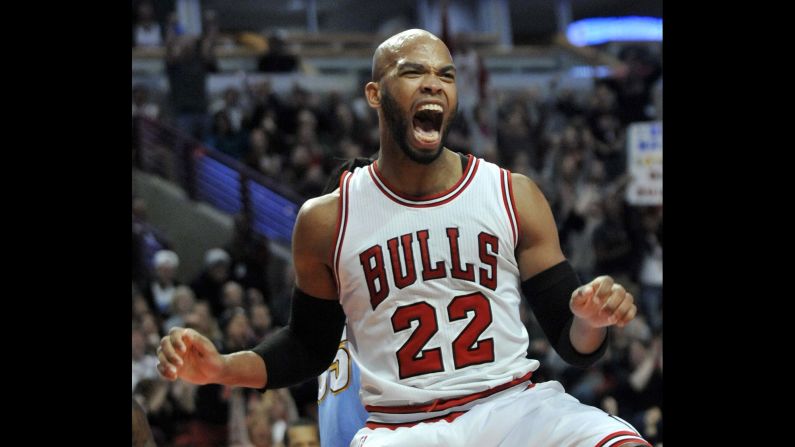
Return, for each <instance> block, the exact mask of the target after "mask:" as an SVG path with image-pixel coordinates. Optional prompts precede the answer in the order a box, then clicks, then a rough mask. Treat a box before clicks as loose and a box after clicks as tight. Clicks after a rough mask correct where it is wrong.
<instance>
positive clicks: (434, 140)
mask: <svg viewBox="0 0 795 447" xmlns="http://www.w3.org/2000/svg"><path fill="white" fill-rule="evenodd" d="M443 120H444V109H443V108H442V106H440V105H439V104H423V105H421V106H420V107H418V108H417V111H416V112H415V113H414V118H413V119H412V124H413V126H412V128H413V134H414V139H415V140H417V142H418V143H420V146H423V147H427V148H435V147H436V146H437V145H438V144H439V140H440V139H441V129H442V121H443Z"/></svg>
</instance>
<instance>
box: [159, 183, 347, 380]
mask: <svg viewBox="0 0 795 447" xmlns="http://www.w3.org/2000/svg"><path fill="white" fill-rule="evenodd" d="M338 202H339V193H338V192H336V193H332V194H327V195H325V196H321V197H318V198H316V199H312V200H309V201H307V202H306V203H305V204H304V205H303V206H302V207H301V210H300V211H299V213H298V218H297V220H296V224H295V229H294V231H293V262H294V265H295V272H296V291H295V293H294V295H293V304H292V308H291V316H290V322H289V324H288V326H287V327H285V328H282V329H281V330H280V331H278V332H277V333H276V334H274V335H273V336H271V337H269V338H268V339H266V340H265V341H263V342H262V343H260V344H259V345H258V346H256V347H255V348H253V349H252V350H248V351H240V352H236V353H233V354H228V355H220V354H219V353H218V351H217V350H216V349H215V346H214V345H213V344H212V342H211V341H210V340H208V339H207V338H206V337H204V336H202V335H201V334H199V333H198V332H196V331H195V330H193V329H184V328H174V329H172V330H171V331H170V332H169V335H167V336H166V337H163V340H161V343H160V349H159V352H158V358H159V360H160V363H159V364H158V370H159V371H160V373H161V374H162V375H163V376H164V377H166V378H167V379H170V380H174V379H177V378H181V379H184V380H186V381H188V382H191V383H196V384H207V383H220V384H223V385H230V386H244V387H250V388H260V389H261V388H264V387H266V386H268V385H270V386H269V387H271V388H278V387H282V386H287V385H289V384H290V383H292V381H294V380H298V379H305V378H308V377H311V376H312V375H318V374H320V373H321V372H322V371H323V370H325V369H326V368H327V367H328V365H329V364H330V363H331V361H332V360H333V358H334V353H335V352H336V350H337V345H338V344H339V339H340V336H341V335H342V328H343V326H344V324H345V315H344V313H343V312H342V309H341V307H340V305H339V302H338V301H337V288H336V282H335V280H334V276H333V274H332V270H331V259H332V250H333V247H334V243H335V237H336V234H335V233H336V231H335V230H336V223H337V210H338V207H339V205H338ZM327 357H328V358H327ZM266 363H267V364H266ZM269 367H270V368H275V369H274V374H273V376H274V377H272V378H273V379H274V380H269V374H268V369H269ZM277 373H278V374H277Z"/></svg>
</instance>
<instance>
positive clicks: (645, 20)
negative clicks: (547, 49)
mask: <svg viewBox="0 0 795 447" xmlns="http://www.w3.org/2000/svg"><path fill="white" fill-rule="evenodd" d="M566 37H567V38H568V39H569V42H571V43H572V44H574V45H577V46H580V47H581V46H585V45H596V44H600V43H604V42H622V41H623V42H626V41H632V42H638V41H651V42H660V41H662V19H659V18H656V17H634V16H633V17H601V18H593V19H583V20H578V21H576V22H572V23H571V24H570V25H569V26H568V28H567V29H566Z"/></svg>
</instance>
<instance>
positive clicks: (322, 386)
mask: <svg viewBox="0 0 795 447" xmlns="http://www.w3.org/2000/svg"><path fill="white" fill-rule="evenodd" d="M342 337H343V339H342V341H340V345H339V349H337V355H336V357H334V362H333V363H332V364H331V366H330V367H329V369H328V370H326V372H324V373H323V374H321V375H320V377H318V385H319V388H318V415H319V418H320V423H319V427H320V444H321V445H322V446H323V447H348V446H349V445H350V443H351V440H352V439H353V436H354V435H355V434H356V432H357V431H359V429H361V428H362V427H364V423H365V421H367V418H368V416H369V415H368V413H367V411H365V409H364V407H363V406H362V403H361V401H360V400H359V367H358V366H357V365H356V363H355V362H354V361H353V358H352V357H351V354H350V351H348V347H347V344H348V341H347V340H346V337H345V335H344V334H343V336H342Z"/></svg>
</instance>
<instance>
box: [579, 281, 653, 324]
mask: <svg viewBox="0 0 795 447" xmlns="http://www.w3.org/2000/svg"><path fill="white" fill-rule="evenodd" d="M569 307H570V308H571V311H572V313H574V315H575V316H576V317H579V318H581V319H583V320H585V321H586V322H588V323H589V324H590V325H591V326H593V327H595V328H599V327H606V326H612V325H617V326H618V327H624V326H625V325H626V324H627V323H629V322H630V321H632V319H633V318H635V314H637V312H638V308H637V306H635V299H634V298H633V297H632V294H631V293H627V291H626V290H624V287H622V286H621V285H620V284H615V283H614V282H613V278H611V277H609V276H600V277H598V278H596V279H594V280H593V281H591V282H590V283H588V284H586V285H584V286H582V287H580V288H578V289H577V290H575V291H574V293H572V294H571V300H569Z"/></svg>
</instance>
